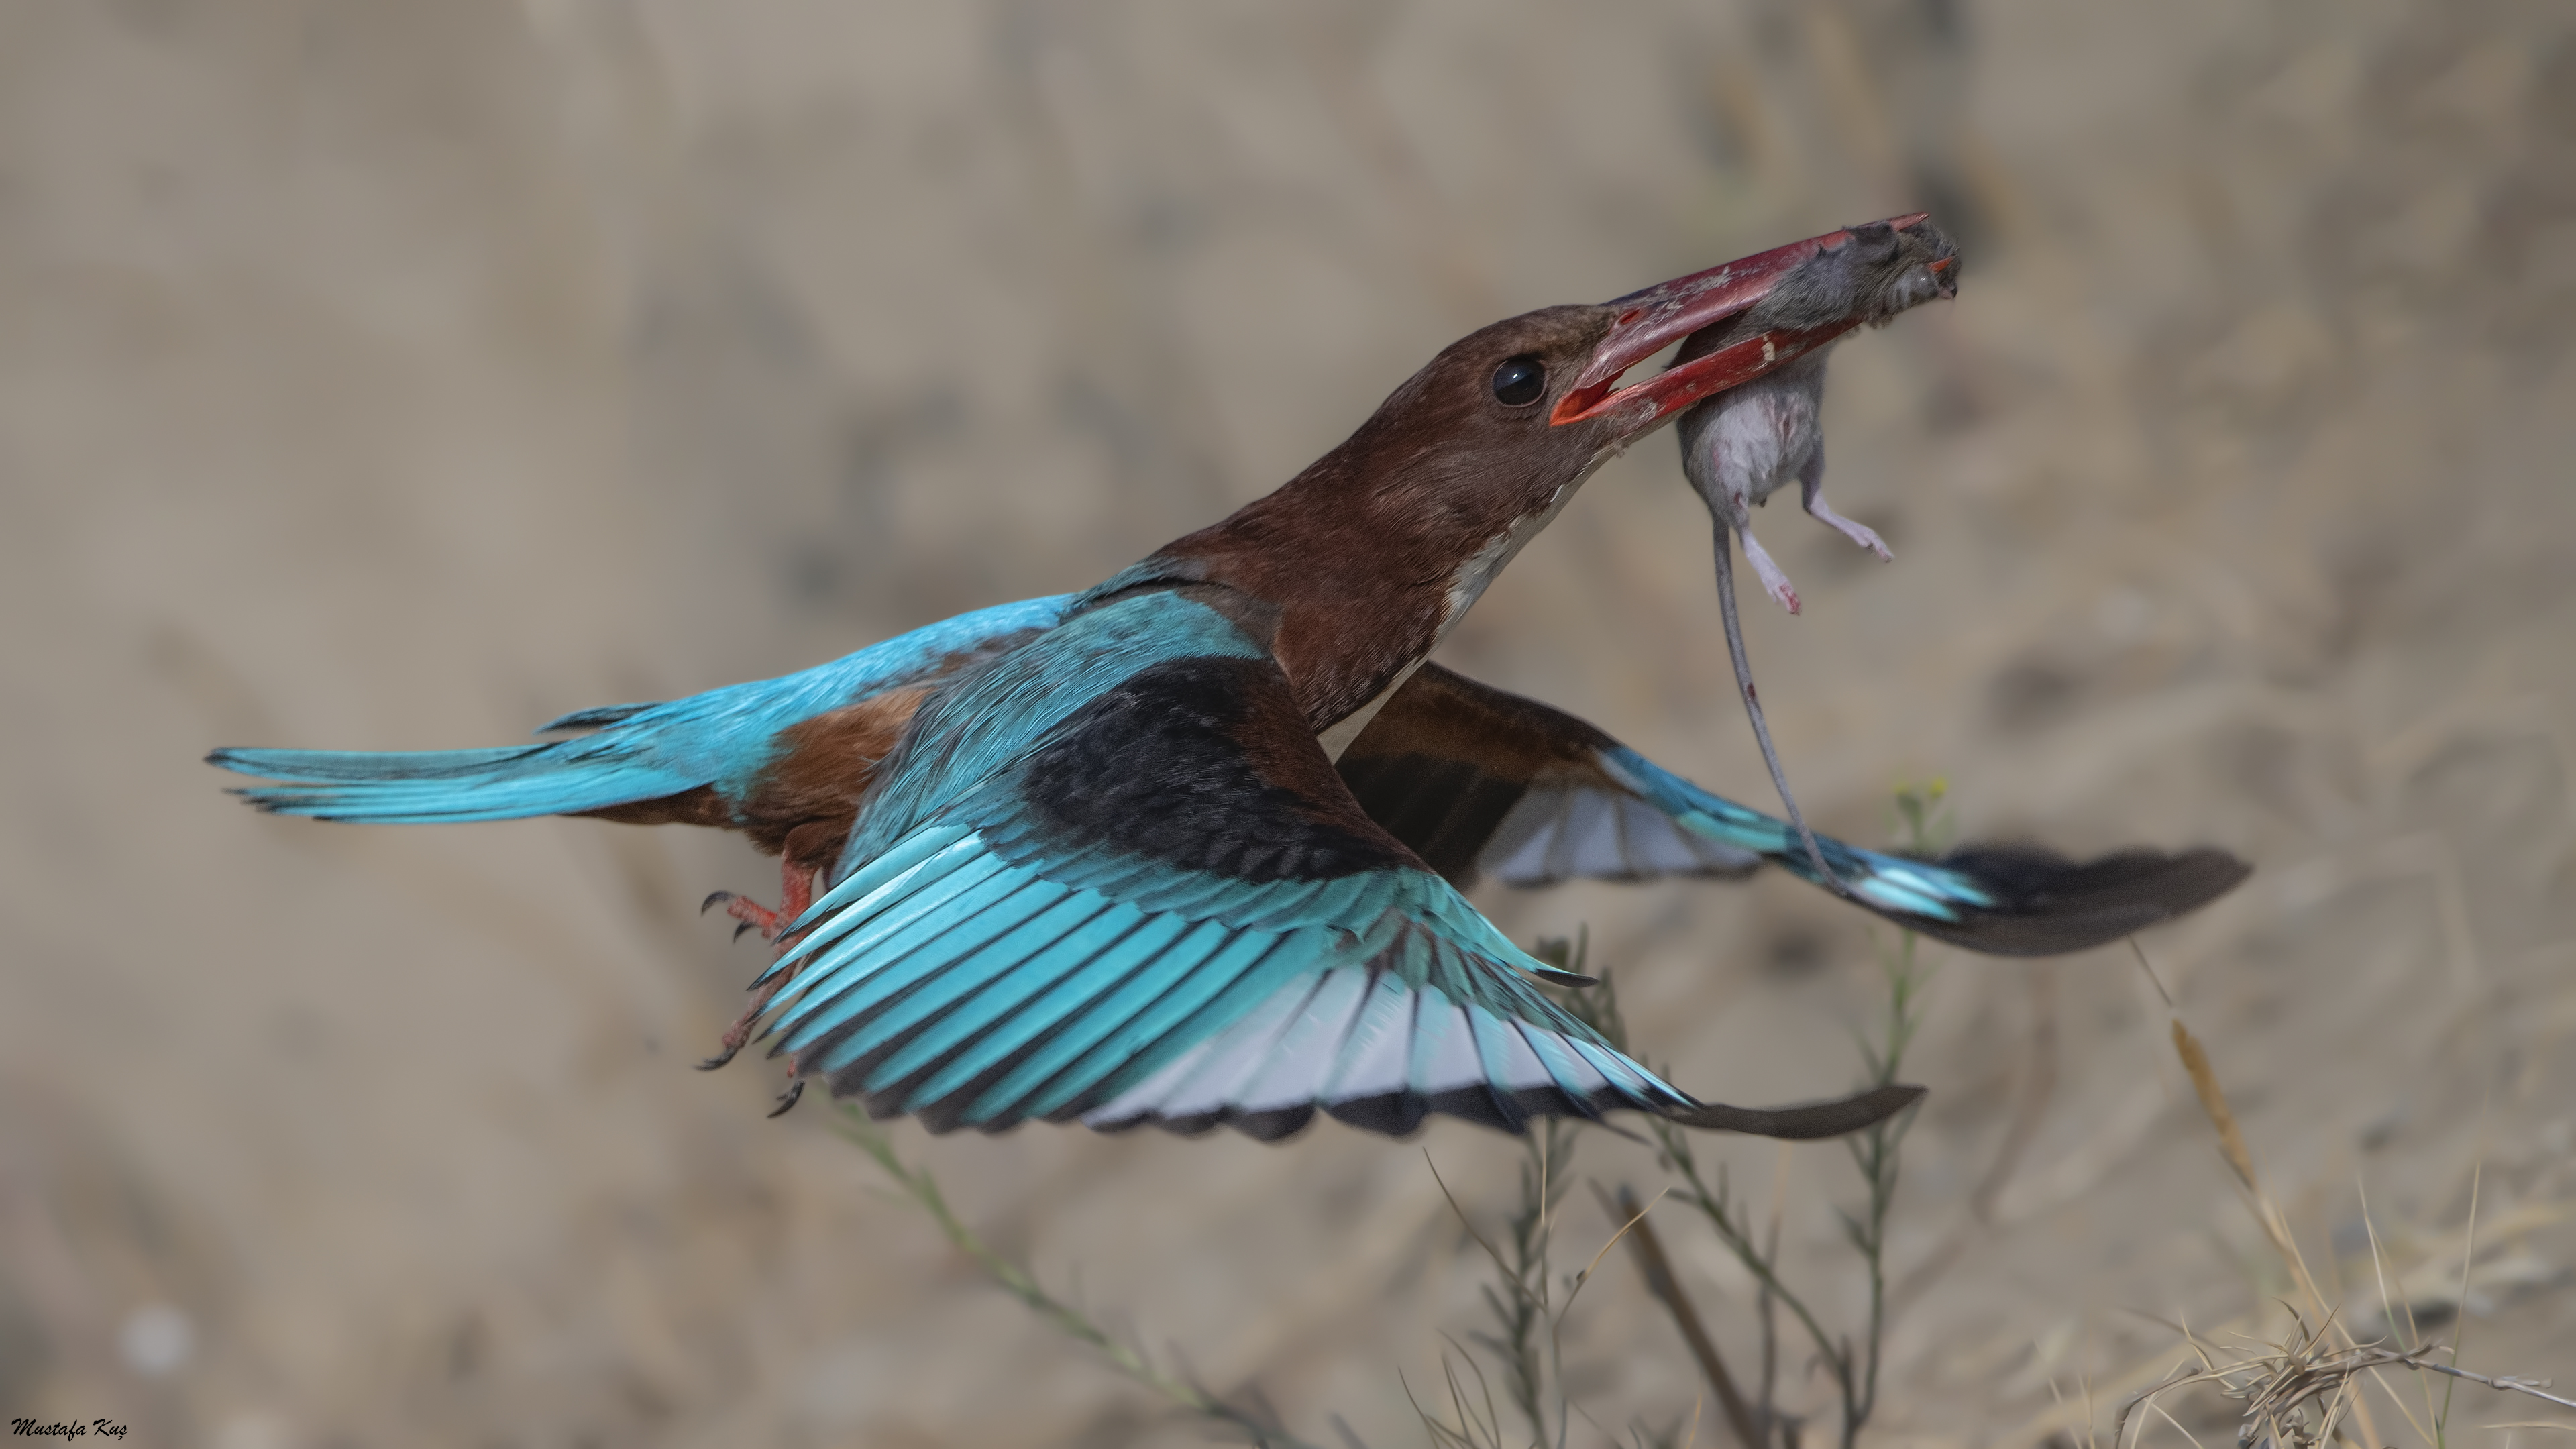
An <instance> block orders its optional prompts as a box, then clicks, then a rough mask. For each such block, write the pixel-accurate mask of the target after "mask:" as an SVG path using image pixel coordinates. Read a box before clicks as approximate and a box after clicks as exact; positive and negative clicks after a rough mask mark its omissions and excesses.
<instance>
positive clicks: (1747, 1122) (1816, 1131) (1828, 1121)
mask: <svg viewBox="0 0 2576 1449" xmlns="http://www.w3.org/2000/svg"><path fill="white" fill-rule="evenodd" d="M1922 1100H1923V1088H1921V1087H1913V1086H1892V1087H1878V1088H1874V1089H1872V1090H1870V1091H1867V1092H1863V1093H1861V1094H1860V1095H1858V1096H1856V1097H1845V1098H1842V1099H1841V1100H1839V1101H1834V1102H1807V1103H1803V1104H1801V1105H1799V1106H1795V1107H1730V1106H1728V1105H1726V1104H1725V1103H1723V1102H1702V1103H1700V1104H1699V1105H1698V1106H1696V1107H1685V1108H1676V1109H1673V1110H1671V1111H1667V1112H1665V1113H1664V1114H1663V1116H1664V1117H1665V1119H1666V1120H1668V1121H1671V1122H1676V1123H1679V1124H1680V1125H1682V1126H1684V1127H1695V1128H1698V1129H1699V1130H1701V1131H1703V1132H1742V1133H1745V1134H1747V1135H1749V1136H1754V1137H1785V1138H1788V1139H1789V1140H1791V1141H1795V1142H1809V1141H1813V1140H1815V1139H1817V1138H1820V1137H1840V1136H1843V1135H1845V1134H1846V1133H1851V1132H1858V1131H1860V1130H1861V1129H1862V1128H1864V1127H1875V1126H1877V1125H1878V1124H1879V1123H1881V1122H1884V1121H1886V1120H1887V1119H1888V1118H1890V1117H1893V1116H1895V1115H1896V1114H1897V1113H1899V1112H1902V1111H1904V1110H1905V1109H1906V1108H1908V1107H1911V1106H1913V1105H1914V1104H1915V1103H1917V1102H1919V1101H1922Z"/></svg>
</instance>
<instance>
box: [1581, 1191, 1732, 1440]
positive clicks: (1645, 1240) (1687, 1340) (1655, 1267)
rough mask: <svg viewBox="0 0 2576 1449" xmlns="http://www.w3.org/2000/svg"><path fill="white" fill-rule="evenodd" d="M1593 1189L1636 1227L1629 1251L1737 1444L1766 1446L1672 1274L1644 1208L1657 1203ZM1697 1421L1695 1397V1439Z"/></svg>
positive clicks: (1610, 1210)
mask: <svg viewBox="0 0 2576 1449" xmlns="http://www.w3.org/2000/svg"><path fill="white" fill-rule="evenodd" d="M1592 1191H1593V1192H1594V1193H1595V1194H1596V1195H1597V1196H1599V1197H1600V1199H1601V1208H1602V1211H1604V1212H1606V1213H1608V1214H1609V1215H1610V1216H1611V1217H1613V1218H1616V1217H1619V1216H1621V1215H1622V1214H1626V1215H1628V1217H1629V1220H1630V1222H1631V1223H1632V1224H1633V1225H1634V1227H1635V1231H1634V1232H1633V1233H1631V1234H1630V1235H1629V1238H1628V1251H1629V1254H1630V1255H1631V1256H1632V1257H1634V1258H1635V1259H1636V1260H1637V1272H1638V1275H1639V1276H1641V1277H1643V1278H1644V1279H1645V1280H1646V1292H1647V1294H1648V1295H1649V1296H1650V1297H1652V1298H1653V1299H1654V1300H1655V1301H1656V1302H1658V1303H1660V1304H1662V1305H1664V1311H1665V1312H1666V1313H1669V1314H1671V1315H1672V1319H1673V1327H1675V1328H1676V1329H1678V1330H1680V1332H1681V1336H1682V1342H1683V1344H1684V1345H1686V1346H1687V1347H1688V1348H1689V1349H1690V1354H1691V1358H1692V1359H1693V1360H1695V1361H1696V1362H1697V1363H1698V1364H1699V1371H1700V1373H1701V1375H1702V1376H1703V1377H1705V1378H1706V1379H1707V1380H1708V1386H1709V1387H1710V1388H1712V1389H1714V1390H1716V1391H1717V1403H1718V1408H1719V1409H1720V1410H1721V1411H1722V1412H1723V1413H1724V1414H1725V1415H1726V1423H1727V1427H1728V1428H1730V1429H1733V1430H1734V1431H1735V1442H1737V1443H1738V1444H1741V1445H1743V1446H1744V1449H1762V1434H1761V1431H1760V1430H1759V1429H1758V1428H1757V1427H1756V1423H1757V1420H1756V1419H1755V1417H1754V1413H1753V1409H1752V1406H1751V1405H1749V1404H1747V1403H1746V1402H1745V1401H1744V1392H1743V1390H1741V1389H1739V1388H1738V1387H1736V1383H1735V1376H1734V1375H1733V1374H1731V1373H1729V1372H1727V1368H1726V1360H1725V1359H1724V1358H1722V1357H1720V1356H1719V1354H1718V1351H1717V1343H1716V1341H1715V1340H1713V1339H1711V1338H1710V1337H1709V1336H1708V1326H1707V1325H1706V1324H1704V1323H1702V1322H1701V1321H1700V1316H1699V1310H1698V1309H1697V1308H1695V1307H1693V1306H1692V1304H1691V1301H1690V1298H1689V1296H1688V1295H1687V1294H1685V1293H1684V1292H1683V1291H1682V1284H1681V1279H1680V1278H1679V1277H1677V1276H1675V1274H1674V1273H1673V1263H1672V1259H1671V1258H1670V1257H1668V1256H1666V1255H1665V1253H1664V1242H1663V1239H1662V1238H1661V1237H1660V1236H1658V1235H1657V1234H1656V1232H1655V1228H1654V1225H1653V1224H1652V1223H1649V1222H1647V1221H1646V1207H1652V1206H1653V1204H1652V1203H1649V1204H1647V1205H1646V1207H1639V1206H1638V1205H1637V1195H1636V1193H1635V1192H1633V1191H1631V1190H1630V1189H1628V1188H1624V1187H1623V1188H1621V1189H1619V1195H1618V1198H1617V1199H1616V1200H1615V1201H1614V1200H1613V1199H1612V1198H1611V1196H1610V1194H1609V1193H1607V1192H1604V1191H1603V1190H1602V1189H1601V1187H1600V1185H1599V1184H1597V1183H1596V1184H1594V1186H1593V1189H1592ZM1656 1200H1657V1201H1658V1202H1660V1201H1661V1200H1662V1194H1661V1193H1658V1194H1656ZM1698 1423H1699V1409H1698V1407H1697V1404H1696V1401H1694V1404H1693V1407H1692V1409H1691V1424H1692V1428H1691V1437H1692V1438H1693V1439H1697V1438H1698V1436H1699V1429H1698Z"/></svg>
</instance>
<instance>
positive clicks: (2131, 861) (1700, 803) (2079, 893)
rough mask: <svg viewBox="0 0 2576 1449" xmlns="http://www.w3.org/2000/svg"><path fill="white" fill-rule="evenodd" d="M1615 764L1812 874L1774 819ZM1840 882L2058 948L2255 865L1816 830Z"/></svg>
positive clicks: (1998, 940)
mask: <svg viewBox="0 0 2576 1449" xmlns="http://www.w3.org/2000/svg"><path fill="white" fill-rule="evenodd" d="M1615 763H1616V764H1617V766H1618V768H1619V770H1620V772H1621V773H1622V774H1624V775H1626V776H1627V777H1628V783H1630V784H1631V785H1633V786H1634V787H1635V788H1636V789H1637V790H1638V792H1639V793H1640V794H1642V795H1644V796H1645V797H1646V798H1647V799H1649V800H1650V801H1652V802H1653V803H1654V804H1655V805H1656V806H1657V808H1659V809H1661V810H1663V811H1664V812H1665V813H1666V814H1668V815H1670V816H1671V817H1672V818H1673V819H1674V820H1676V821H1678V822H1679V823H1680V824H1681V825H1682V826H1683V827H1684V828H1685V829H1688V830H1691V831H1693V832H1695V833H1697V834H1699V835H1702V836H1705V837H1707V838H1709V839H1712V840H1718V841H1722V842H1724V843H1726V844H1728V845H1734V846H1739V847H1741V848H1743V849H1746V850H1750V851H1753V852H1754V853H1756V854H1758V855H1760V856H1762V857H1763V858H1764V859H1766V860H1768V861H1770V862H1771V863H1772V864H1774V865H1776V866H1779V867H1780V868H1781V869H1783V870H1785V871H1788V872H1789V873H1790V874H1792V875H1795V876H1797V877H1799V878H1800V879H1802V880H1806V881H1808V882H1811V883H1813V884H1816V885H1823V884H1825V882H1824V880H1823V879H1822V878H1821V877H1819V876H1818V875H1817V873H1816V867H1815V862H1814V858H1813V857H1812V856H1810V855H1809V854H1808V852H1807V849H1806V846H1805V844H1804V843H1803V842H1801V841H1800V840H1799V838H1798V835H1797V832H1796V831H1794V830H1792V829H1791V828H1790V827H1789V824H1788V822H1786V821H1783V820H1775V819H1773V818H1772V817H1771V816H1768V815H1765V814H1763V813H1762V812H1760V811H1758V810H1750V809H1747V808H1745V807H1744V806H1742V805H1738V804H1736V803H1735V802H1734V801H1732V800H1728V799H1726V798H1724V797H1722V796H1718V795H1712V794H1710V793H1709V792H1708V791H1706V790H1703V789H1701V788H1700V787H1698V786H1697V785H1694V784H1692V783H1691V782H1690V781H1688V780H1685V779H1683V778H1682V777H1680V776H1679V775H1675V774H1673V773H1671V772H1670V771H1668V770H1665V769H1663V768H1662V767H1660V766H1658V765H1656V764H1654V763H1653V762H1652V761H1649V760H1647V759H1645V758H1644V757H1643V756H1640V755H1637V754H1636V753H1635V752H1634V751H1628V750H1622V751H1621V752H1619V754H1618V755H1617V756H1616V757H1615ZM1816 841H1817V845H1818V847H1819V849H1820V850H1821V852H1822V854H1823V855H1824V858H1825V863H1826V864H1827V865H1828V866H1830V867H1831V868H1832V870H1833V873H1834V879H1835V881H1836V882H1838V883H1839V884H1840V885H1841V886H1842V888H1843V892H1844V893H1845V894H1847V895H1848V896H1850V898H1851V899H1852V900H1854V901H1856V902H1857V903H1859V904H1860V905H1862V906H1865V907H1867V908H1868V909H1870V910H1872V911H1875V912H1877V913H1878V914H1879V915H1881V916H1884V917H1886V918H1887V919H1888V920H1890V921H1893V922H1895V923H1896V924H1898V925H1900V926H1903V927H1904V928H1905V929H1907V930H1909V931H1918V932H1921V933H1922V934H1924V935H1926V936H1931V937H1933V938H1935V939H1936V940H1942V941H1947V942H1949V943H1950V944H1952V945H1954V946H1964V947H1966V948H1967V949H1969V950H1971V951H1982V952H1985V953H1986V954H1988V955H1994V956H2055V955H2059V954H2061V953H2064V952H2068V951H2081V950H2084V949H2086V948H2087V947H2091V946H2099V945H2101V944H2103V943H2104V942H2107V941H2116V940H2118V939H2119V938H2121V937H2122V936H2125V935H2128V934H2129V933H2131V932H2133V931H2137V930H2140V929H2143V928H2145V927H2147V926H2152V925H2154V924H2155V923H2157V922H2158V921H2164V920H2170V919H2172V918H2173V917H2175V916H2179V915H2183V914H2185V913H2187V912H2190V911H2194V910H2197V909H2199V908H2200V907H2202V906H2204V905H2207V904H2208V903H2209V902H2211V901H2213V900H2216V899H2217V898H2219V897H2220V896H2223V895H2225V894H2227V892H2229V891H2231V890H2233V889H2235V888H2236V886H2237V884H2238V883H2239V882H2241V881H2243V880H2244V879H2245V878H2246V877H2247V876H2248V875H2251V874H2252V873H2253V867H2251V866H2249V865H2247V864H2246V863H2245V862H2243V861H2241V860H2238V859H2237V858H2236V857H2235V856H2232V855H2230V854H2228V853H2227V852H2226V851H2223V850H2212V849H2208V848H2202V849H2198V850H2185V851H2181V852H2179V853H2176V854H2173V855H2167V854H2164V853H2163V852H2161V851H2153V850H2129V851H2122V852H2120V853H2118V854H2116V855H2107V856H2104V857H2102V858H2101V859H2099V860H2088V861H2076V860H2069V859H2067V858H2066V857H2065V856H2062V855H2059V854H2057V853H2055V852H2054V851H2049V850H2043V849H2039V848H2037V847H2034V846H1990V845H1989V846H1965V847H1962V848H1960V849H1958V850H1954V851H1952V852H1950V853H1949V854H1948V855H1945V856H1943V857H1941V858H1940V859H1938V860H1919V859H1915V858H1913V857H1910V856H1900V855H1882V854H1880V853H1879V852H1877V851H1874V850H1862V849H1860V848H1859V847H1857V846H1853V845H1846V844H1844V843H1843V842H1842V841H1839V840H1835V839H1833V838H1832V837H1830V836H1818V837H1816Z"/></svg>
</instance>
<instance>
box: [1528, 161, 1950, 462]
mask: <svg viewBox="0 0 2576 1449" xmlns="http://www.w3.org/2000/svg"><path fill="white" fill-rule="evenodd" d="M1930 215H1931V213H1929V212H1922V211H1918V212H1914V213H1912V214H1911V215H1907V216H1896V217H1890V218H1888V225H1890V226H1893V227H1895V228H1896V229H1897V230H1898V231H1911V230H1913V229H1914V228H1915V227H1916V226H1918V225H1920V224H1921V223H1922V222H1923V221H1924V220H1925V219H1927V218H1928V217H1929V216H1930ZM1850 239H1851V233H1850V231H1848V230H1843V231H1829V232H1826V233H1825V234H1824V235H1822V236H1811V237H1809V238H1807V239H1806V240H1805V241H1796V242H1791V243H1789V244H1788V245H1787V246H1784V247H1773V248H1772V249H1771V250H1769V251H1767V252H1756V253H1754V254H1753V255H1752V256H1749V257H1742V258H1739V259H1737V260H1735V261H1731V262H1728V263H1727V264H1726V265H1724V266H1721V267H1711V268H1709V269H1708V270H1707V271H1704V272H1693V273H1691V274H1690V275H1689V276H1687V277H1676V278H1674V279H1673V280H1671V281H1669V282H1664V283H1660V284H1658V285H1656V286H1652V287H1648V288H1646V289H1645V290H1644V291H1642V292H1631V293H1629V294H1628V295H1627V296H1624V297H1620V298H1618V299H1616V300H1614V301H1611V302H1609V303H1606V304H1605V305H1607V306H1611V307H1616V308H1618V309H1620V310H1619V317H1618V320H1616V321H1614V322H1612V323H1611V324H1610V331H1609V334H1608V335H1607V336H1605V337H1603V338H1602V339H1601V345H1600V346H1599V347H1596V348H1594V349H1593V352H1592V362H1591V364H1590V365H1589V366H1587V367H1585V368H1584V369H1583V374H1582V375H1581V376H1580V377H1577V378H1576V379H1575V380H1574V386H1573V388H1572V389H1571V390H1569V391H1568V392H1567V393H1566V394H1565V396H1564V397H1562V398H1560V399H1558V400H1557V404H1556V410H1555V412H1553V413H1551V414H1550V415H1549V418H1548V421H1549V422H1550V423H1552V424H1556V425H1558V426H1562V425H1564V424H1566V423H1576V422H1583V421H1586V420H1588V419H1593V418H1602V419H1608V418H1610V417H1611V416H1612V415H1614V414H1617V415H1619V416H1618V418H1617V422H1618V423H1619V424H1620V425H1621V427H1620V431H1621V432H1622V433H1625V434H1631V435H1633V434H1636V433H1642V432H1644V431H1646V430H1647V429H1648V428H1651V427H1653V426H1654V425H1655V424H1657V423H1659V422H1661V421H1663V420H1664V419H1665V418H1668V417H1670V416H1672V415H1673V414H1674V413H1676V412H1679V411H1681V410H1682V409H1683V408H1686V407H1689V406H1690V405H1691V404H1692V403H1695V402H1698V401H1699V400H1700V399H1701V398H1704V397H1707V396H1709V395H1711V394H1712V393H1720V392H1724V391H1726V390H1727V389H1728V388H1730V387H1739V386H1742V385H1743V384H1745V383H1748V382H1751V381H1752V380H1753V379H1755V378H1757V377H1760V376H1761V375H1762V374H1764V373H1766V372H1769V371H1771V370H1772V369H1773V368H1775V367H1778V366H1780V365H1781V364H1783V363H1786V362H1790V361H1793V360H1795V359H1796V358H1798V357H1799V356H1800V355H1802V354H1804V353H1808V352H1813V351H1814V350H1816V349H1817V348H1819V347H1822V346H1824V345H1825V344H1826V343H1828V342H1831V341H1833V340H1834V339H1835V338H1837V337H1840V336H1842V335H1843V334H1844V333H1845V332H1848V331H1850V330H1851V329H1852V328H1854V327H1856V326H1858V325H1859V319H1857V318H1854V319H1853V320H1851V321H1849V322H1838V323H1833V324H1830V325H1827V326H1824V327H1811V328H1807V329H1804V330H1794V331H1793V330H1785V329H1783V330H1775V331H1770V332H1763V333H1758V334H1756V335H1754V336H1751V337H1746V338H1743V339H1741V340H1739V341H1737V342H1734V343H1731V344H1729V345H1727V346H1725V347H1722V348H1719V349H1718V350H1717V351H1715V352H1712V353H1709V354H1708V355H1707V356H1705V357H1695V358H1692V359H1691V360H1690V361H1688V362H1685V363H1683V364H1682V365H1681V366H1679V367H1673V368H1667V369H1665V370H1664V371H1662V372H1660V373H1657V374H1656V375H1655V376H1653V377H1651V378H1648V379H1647V380H1645V381H1644V382H1640V383H1636V384H1633V385H1631V386H1628V387H1620V386H1619V378H1620V375H1621V374H1623V373H1625V372H1626V371H1627V370H1628V369H1629V368H1631V367H1634V366H1636V365H1637V364H1638V363H1640V362H1643V361H1645V360H1646V359H1647V358H1649V357H1652V356H1654V355H1655V354H1656V353H1658V352H1661V351H1663V350H1664V349H1665V348H1666V347H1669V346H1671V345H1672V344H1673V343H1676V342H1679V341H1681V340H1682V339H1683V338H1685V337H1688V336H1689V335H1691V334H1692V333H1694V332H1697V331H1699V330H1700V329H1701V328H1703V327H1707V326H1710V325H1711V324H1713V323H1718V322H1723V321H1725V320H1726V319H1727V318H1729V317H1732V316H1734V315H1736V314H1737V313H1739V312H1742V311H1744V310H1746V309H1747V308H1750V307H1751V306H1752V305H1753V304H1754V303H1756V302H1759V301H1761V300H1762V298H1763V297H1764V296H1765V295H1766V294H1767V293H1769V292H1770V290H1771V289H1772V288H1773V287H1774V286H1776V285H1778V284H1779V281H1780V279H1781V278H1782V277H1784V276H1786V275H1788V274H1789V272H1791V271H1792V270H1794V269H1795V268H1796V267H1797V266H1798V265H1799V264H1800V263H1802V262H1804V261H1806V260H1807V258H1809V257H1812V256H1814V255H1815V254H1816V253H1818V252H1820V251H1823V250H1825V249H1826V248H1828V247H1839V246H1841V245H1842V244H1843V243H1844V242H1846V241H1848V240H1850ZM1631 414H1633V416H1631Z"/></svg>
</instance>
